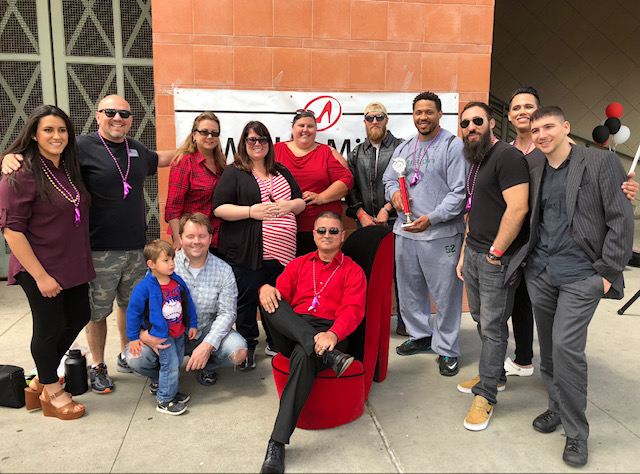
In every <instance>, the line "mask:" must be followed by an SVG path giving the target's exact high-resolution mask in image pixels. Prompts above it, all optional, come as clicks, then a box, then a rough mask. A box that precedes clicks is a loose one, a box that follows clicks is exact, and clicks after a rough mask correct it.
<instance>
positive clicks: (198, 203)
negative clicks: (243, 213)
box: [164, 151, 222, 248]
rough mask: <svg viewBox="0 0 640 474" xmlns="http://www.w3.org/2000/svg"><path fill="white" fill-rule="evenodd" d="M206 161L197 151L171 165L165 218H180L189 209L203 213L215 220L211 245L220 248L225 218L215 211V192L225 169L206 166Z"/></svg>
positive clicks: (213, 221) (189, 210) (168, 219)
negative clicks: (216, 170)
mask: <svg viewBox="0 0 640 474" xmlns="http://www.w3.org/2000/svg"><path fill="white" fill-rule="evenodd" d="M205 161H206V158H205V157H204V156H202V154H201V153H200V152H199V151H197V152H195V153H192V154H191V155H186V156H184V157H182V160H180V163H178V164H177V165H174V166H172V167H171V172H170V174H169V195H168V197H167V205H166V207H165V210H164V219H165V220H166V221H167V222H169V221H170V220H171V219H180V218H181V217H182V216H183V215H184V214H186V213H188V212H202V213H203V214H204V215H206V216H207V217H208V218H209V220H210V221H211V225H212V226H213V238H212V240H211V245H212V246H213V247H216V248H217V247H218V232H219V231H220V224H221V223H222V221H221V220H220V219H219V218H217V217H215V216H214V214H213V191H214V190H215V189H216V185H217V184H218V180H219V179H220V175H221V171H218V172H217V173H213V172H211V170H210V169H209V168H207V167H206V166H205Z"/></svg>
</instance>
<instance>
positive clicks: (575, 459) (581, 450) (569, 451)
mask: <svg viewBox="0 0 640 474" xmlns="http://www.w3.org/2000/svg"><path fill="white" fill-rule="evenodd" d="M588 457H589V451H588V450H587V440H582V439H575V438H567V442H566V443H565V445H564V454H563V455H562V459H563V460H564V462H566V463H567V464H568V465H569V466H574V467H580V466H584V465H585V464H587V458H588Z"/></svg>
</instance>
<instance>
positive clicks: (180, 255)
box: [127, 212, 247, 393]
mask: <svg viewBox="0 0 640 474" xmlns="http://www.w3.org/2000/svg"><path fill="white" fill-rule="evenodd" d="M211 237H212V229H211V223H210V222H209V218H208V217H207V216H205V215H204V214H202V213H199V212H198V213H195V214H185V215H184V216H182V218H181V219H180V239H181V241H182V248H181V249H180V250H178V251H177V252H176V256H175V259H174V261H175V264H176V269H175V272H176V273H177V274H178V275H179V276H180V277H181V278H182V279H183V280H184V281H185V283H186V284H187V287H188V288H189V292H190V293H191V297H192V298H193V301H194V303H195V305H196V311H197V314H198V334H197V336H196V338H195V339H193V340H187V341H185V342H186V347H185V354H186V355H190V356H191V358H190V359H189V362H188V363H187V367H186V370H199V373H198V382H200V383H201V384H202V385H213V384H214V383H216V380H217V373H216V370H217V369H219V368H221V367H225V366H228V365H232V364H236V365H238V364H240V363H241V362H242V361H243V360H244V359H245V357H246V356H247V343H246V341H245V340H244V338H243V337H242V336H241V335H240V334H238V333H237V332H236V331H235V330H234V329H232V328H231V326H233V324H234V323H235V322H236V303H237V299H238V289H237V287H236V279H235V277H234V275H233V271H232V270H231V267H230V266H229V265H228V264H227V263H225V262H224V261H222V260H220V259H219V258H217V257H215V256H214V255H211V254H210V253H209V245H210V244H211ZM140 339H141V340H142V342H143V343H144V344H145V347H144V348H143V351H142V355H141V356H140V357H131V355H130V354H129V349H128V347H127V362H128V364H129V366H130V367H131V368H132V369H133V370H134V371H136V372H137V373H139V374H141V375H144V376H146V377H149V378H150V379H151V380H157V378H158V370H159V367H160V365H159V363H158V355H157V352H156V350H157V349H159V348H163V347H164V344H163V343H164V340H163V339H161V338H157V337H154V336H151V335H150V334H149V333H148V332H147V331H141V332H140ZM155 385H156V384H154V383H152V384H151V388H150V390H151V392H152V393H153V391H154V389H157V386H155Z"/></svg>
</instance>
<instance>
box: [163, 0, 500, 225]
mask: <svg viewBox="0 0 640 474" xmlns="http://www.w3.org/2000/svg"><path fill="white" fill-rule="evenodd" d="M493 14H494V1H493V0H432V1H426V0H412V1H396V0H389V1H385V0H368V1H366V0H181V1H179V2H177V1H175V0H153V1H152V19H153V57H154V80H155V87H156V115H157V146H158V148H159V149H166V148H174V147H175V143H176V137H175V129H174V115H173V97H172V96H171V89H172V87H174V86H180V87H197V88H217V89H266V90H305V91H314V90H319V91H320V90H322V91H355V92H371V91H380V92H415V93H419V92H422V91H424V90H431V91H434V92H458V93H459V94H460V107H461V108H462V107H463V106H464V104H466V103H467V102H469V101H471V100H485V101H486V100H488V94H489V78H490V66H491V46H492V37H493ZM407 107H408V108H409V107H410V104H407ZM363 132H364V131H363ZM238 133H240V130H238ZM180 138H182V137H180ZM167 179H168V172H167V171H166V170H162V171H161V173H160V175H159V185H160V203H161V204H160V214H161V216H163V215H164V203H165V201H166V194H167ZM162 230H163V232H164V231H165V230H166V224H164V223H163V228H162Z"/></svg>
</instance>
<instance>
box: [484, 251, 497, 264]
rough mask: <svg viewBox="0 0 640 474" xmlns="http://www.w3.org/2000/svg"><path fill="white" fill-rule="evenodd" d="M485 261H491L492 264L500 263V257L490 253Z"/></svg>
mask: <svg viewBox="0 0 640 474" xmlns="http://www.w3.org/2000/svg"><path fill="white" fill-rule="evenodd" d="M487 259H489V260H491V261H492V262H499V261H500V257H498V256H497V255H494V254H492V253H491V252H488V253H487Z"/></svg>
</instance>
